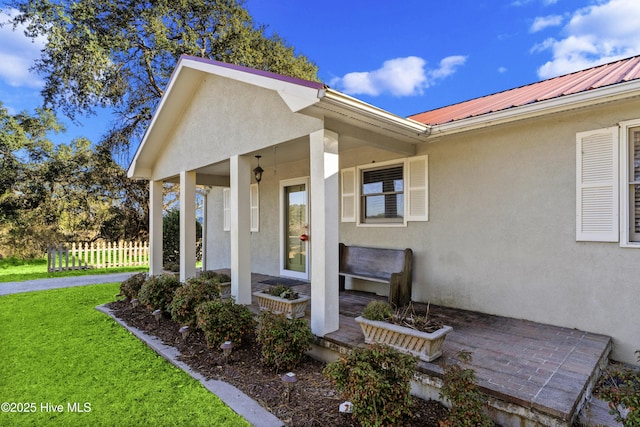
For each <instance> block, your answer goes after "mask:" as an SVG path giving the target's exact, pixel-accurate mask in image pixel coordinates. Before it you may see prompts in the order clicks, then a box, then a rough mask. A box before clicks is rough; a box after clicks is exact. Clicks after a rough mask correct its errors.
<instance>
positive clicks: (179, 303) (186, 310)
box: [167, 277, 220, 326]
mask: <svg viewBox="0 0 640 427" xmlns="http://www.w3.org/2000/svg"><path fill="white" fill-rule="evenodd" d="M219 296H220V287H219V286H218V282H217V281H216V280H213V279H203V278H202V277H199V278H191V279H188V280H187V282H186V283H185V284H184V285H182V286H180V287H179V288H178V289H176V291H175V293H174V294H173V299H172V300H171V302H170V303H169V305H168V307H167V310H168V311H169V313H171V318H172V319H173V320H175V321H176V322H178V323H180V324H181V325H189V326H195V324H196V307H197V306H199V305H200V304H202V303H203V302H205V301H210V300H212V299H215V298H218V297H219Z"/></svg>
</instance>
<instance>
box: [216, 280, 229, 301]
mask: <svg viewBox="0 0 640 427" xmlns="http://www.w3.org/2000/svg"><path fill="white" fill-rule="evenodd" d="M218 286H220V299H229V298H230V297H231V282H223V283H220V284H219V285H218Z"/></svg>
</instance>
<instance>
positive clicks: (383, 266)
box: [339, 243, 413, 307]
mask: <svg viewBox="0 0 640 427" xmlns="http://www.w3.org/2000/svg"><path fill="white" fill-rule="evenodd" d="M412 273H413V252H412V251H411V249H382V248H365V247H361V246H347V245H345V244H343V243H340V266H339V274H340V277H339V281H340V291H344V289H345V286H344V282H345V277H352V278H354V279H362V280H370V281H372V282H378V283H388V284H389V285H390V289H389V302H390V303H391V304H392V305H395V306H397V307H401V306H404V305H406V304H408V303H409V301H411V280H412Z"/></svg>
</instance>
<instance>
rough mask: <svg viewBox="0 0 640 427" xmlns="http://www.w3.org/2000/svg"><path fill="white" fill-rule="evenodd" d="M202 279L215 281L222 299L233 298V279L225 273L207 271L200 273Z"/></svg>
mask: <svg viewBox="0 0 640 427" xmlns="http://www.w3.org/2000/svg"><path fill="white" fill-rule="evenodd" d="M200 278H201V279H207V280H215V281H216V282H217V283H218V287H219V288H220V299H228V298H230V297H231V277H229V276H228V275H227V274H224V273H218V272H216V271H213V270H205V271H203V272H202V273H200Z"/></svg>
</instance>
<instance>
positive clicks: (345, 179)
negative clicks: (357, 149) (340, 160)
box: [341, 168, 356, 222]
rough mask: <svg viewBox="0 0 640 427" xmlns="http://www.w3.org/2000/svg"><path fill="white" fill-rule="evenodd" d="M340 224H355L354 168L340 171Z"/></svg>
mask: <svg viewBox="0 0 640 427" xmlns="http://www.w3.org/2000/svg"><path fill="white" fill-rule="evenodd" d="M341 181H342V189H341V197H342V217H341V218H342V222H356V168H348V169H342V179H341Z"/></svg>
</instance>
